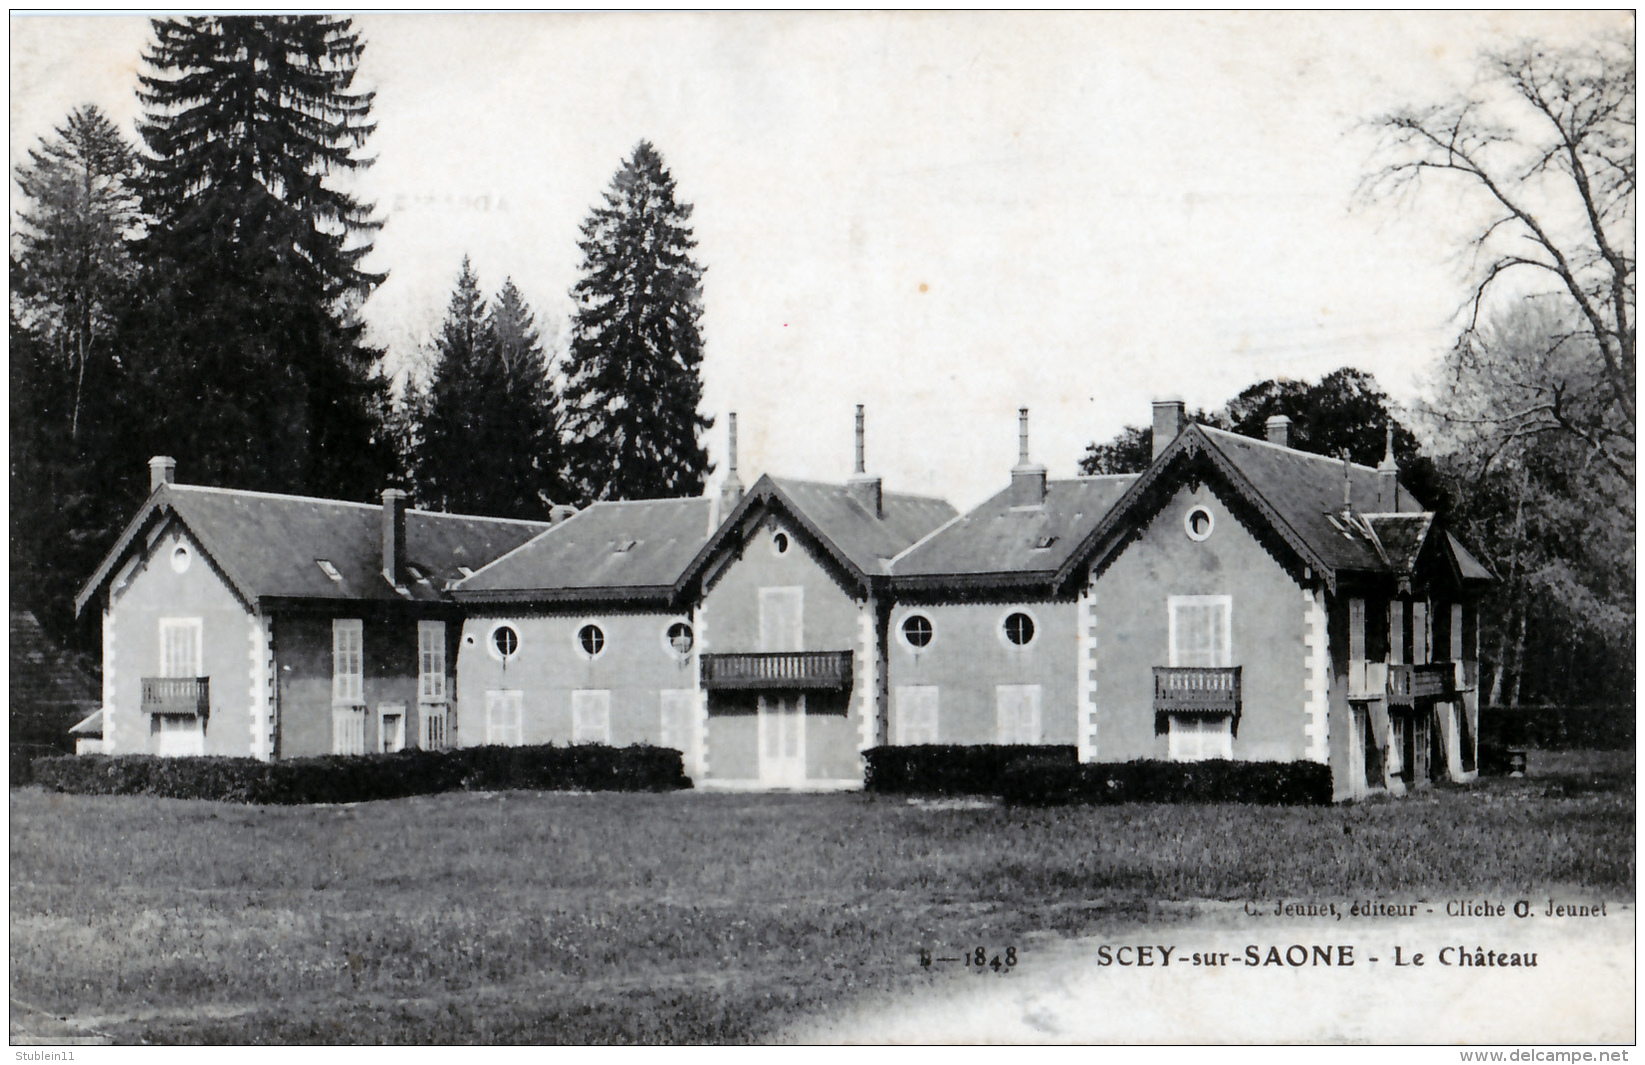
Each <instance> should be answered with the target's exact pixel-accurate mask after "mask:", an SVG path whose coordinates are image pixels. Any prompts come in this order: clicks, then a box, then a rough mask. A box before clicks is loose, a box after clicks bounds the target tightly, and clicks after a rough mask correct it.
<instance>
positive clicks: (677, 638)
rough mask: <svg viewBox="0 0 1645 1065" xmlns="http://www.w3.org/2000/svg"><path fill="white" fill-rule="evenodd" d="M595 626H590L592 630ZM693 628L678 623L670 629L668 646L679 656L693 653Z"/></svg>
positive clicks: (683, 623)
mask: <svg viewBox="0 0 1645 1065" xmlns="http://www.w3.org/2000/svg"><path fill="white" fill-rule="evenodd" d="M592 627H593V626H590V628H592ZM691 642H692V635H691V626H690V625H687V624H686V623H685V622H683V621H676V622H675V623H674V624H672V625H670V626H669V627H668V646H670V647H672V648H673V649H674V653H675V654H678V655H686V654H690V653H691Z"/></svg>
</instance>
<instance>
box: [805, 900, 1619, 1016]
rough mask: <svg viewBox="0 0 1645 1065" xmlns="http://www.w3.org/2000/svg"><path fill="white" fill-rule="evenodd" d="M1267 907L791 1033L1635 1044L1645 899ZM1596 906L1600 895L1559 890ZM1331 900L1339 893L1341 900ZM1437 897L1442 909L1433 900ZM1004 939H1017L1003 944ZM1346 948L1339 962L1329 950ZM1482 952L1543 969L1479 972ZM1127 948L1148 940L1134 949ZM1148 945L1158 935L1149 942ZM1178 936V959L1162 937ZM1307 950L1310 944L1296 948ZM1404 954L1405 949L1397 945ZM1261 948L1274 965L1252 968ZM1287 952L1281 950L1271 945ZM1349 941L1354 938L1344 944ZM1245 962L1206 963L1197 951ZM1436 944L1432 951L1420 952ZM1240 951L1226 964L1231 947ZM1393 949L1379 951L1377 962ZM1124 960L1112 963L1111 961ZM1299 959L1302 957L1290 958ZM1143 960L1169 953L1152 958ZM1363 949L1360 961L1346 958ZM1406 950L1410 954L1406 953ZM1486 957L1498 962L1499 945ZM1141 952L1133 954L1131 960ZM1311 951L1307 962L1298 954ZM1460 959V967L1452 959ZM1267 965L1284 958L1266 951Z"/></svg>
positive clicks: (1094, 944)
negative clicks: (1639, 927)
mask: <svg viewBox="0 0 1645 1065" xmlns="http://www.w3.org/2000/svg"><path fill="white" fill-rule="evenodd" d="M1502 901H1503V902H1504V904H1505V907H1506V908H1507V910H1508V913H1507V914H1506V915H1505V916H1503V917H1464V916H1456V917H1447V916H1446V914H1445V909H1446V905H1447V904H1446V903H1445V902H1444V901H1439V902H1433V903H1427V902H1424V903H1418V904H1415V905H1414V906H1413V907H1412V908H1413V909H1414V910H1415V911H1416V912H1414V913H1412V914H1411V915H1410V916H1406V917H1391V918H1390V917H1372V918H1363V917H1351V916H1349V915H1348V913H1347V912H1346V911H1347V909H1348V906H1349V901H1348V900H1337V906H1338V909H1339V912H1341V914H1342V916H1341V919H1340V920H1339V919H1337V918H1336V917H1335V916H1333V915H1330V914H1329V912H1327V915H1325V916H1322V917H1302V918H1297V917H1289V916H1288V917H1275V916H1272V913H1271V911H1272V909H1273V904H1272V903H1270V904H1267V906H1266V908H1267V909H1268V910H1269V911H1270V912H1269V914H1266V915H1261V916H1253V915H1249V914H1247V913H1246V912H1245V909H1244V907H1243V906H1242V905H1239V904H1233V905H1230V904H1204V905H1202V906H1200V907H1198V908H1197V909H1196V911H1195V913H1194V915H1193V916H1191V917H1188V918H1186V919H1184V920H1182V921H1181V922H1166V923H1153V924H1136V925H1130V926H1122V927H1120V928H1117V929H1116V930H1115V931H1113V932H1111V933H1109V934H1107V935H1104V936H1101V937H1090V938H1082V939H1077V940H1063V941H1057V942H1052V943H1047V944H1044V945H1036V946H1035V947H1034V949H1033V950H1031V951H1025V952H1023V953H1022V954H1020V955H1019V961H1018V965H1017V967H1016V968H1015V969H1014V970H1011V971H1010V972H1009V973H1008V974H1006V975H996V974H994V973H992V972H990V973H988V974H987V975H975V974H974V973H973V974H971V975H967V974H966V973H965V971H964V969H963V967H960V966H950V968H951V969H954V970H956V975H955V976H954V977H953V978H952V979H946V980H939V982H938V983H937V985H936V986H935V987H933V988H930V989H921V990H920V991H918V992H915V993H912V994H910V995H908V996H906V997H905V998H903V999H902V1000H900V1001H897V1002H892V1003H888V1004H885V1005H883V1006H876V1007H873V1008H868V1009H862V1008H859V1009H857V1010H855V1011H853V1012H851V1013H849V1014H844V1015H841V1016H838V1017H834V1018H829V1019H827V1020H825V1021H823V1022H821V1023H817V1024H810V1025H806V1026H803V1027H799V1028H796V1029H794V1030H793V1031H791V1032H789V1033H787V1037H786V1038H787V1039H788V1040H789V1041H795V1042H830V1043H832V1042H850V1043H922V1042H938V1043H988V1042H1011V1043H1017V1042H1021V1043H1168V1042H1169V1043H1174V1042H1188V1043H1258V1042H1293V1043H1330V1044H1343V1043H1407V1042H1413V1043H1470V1044H1482V1043H1483V1044H1502V1043H1627V1042H1632V1041H1633V1040H1634V1037H1635V1028H1634V933H1635V924H1634V917H1635V914H1634V908H1633V906H1632V905H1631V904H1619V903H1612V902H1608V903H1607V905H1606V915H1605V916H1604V917H1585V918H1559V917H1549V916H1546V910H1547V908H1548V905H1549V900H1548V899H1547V898H1546V897H1543V898H1541V899H1532V900H1527V901H1528V903H1529V906H1530V910H1531V913H1532V916H1529V917H1526V918H1522V919H1516V918H1515V917H1514V916H1513V915H1512V908H1513V904H1514V902H1515V901H1516V900H1514V899H1513V898H1507V899H1504V900H1502ZM1559 901H1569V902H1584V901H1587V900H1583V899H1570V900H1559ZM1327 905H1328V903H1327ZM1430 908H1432V909H1433V910H1434V911H1435V912H1433V913H1429V912H1427V911H1428V910H1429V909H1430ZM1001 946H1003V944H1001ZM1316 946H1318V947H1320V948H1328V949H1329V957H1330V960H1331V964H1330V965H1326V964H1324V961H1323V960H1322V959H1323V958H1324V957H1325V956H1326V952H1325V949H1322V950H1320V951H1315V950H1314V949H1313V948H1314V947H1316ZM1463 946H1466V947H1467V948H1468V952H1469V955H1470V959H1471V960H1479V955H1478V954H1477V953H1476V948H1478V949H1482V950H1484V951H1487V952H1495V954H1496V955H1498V956H1499V957H1501V956H1503V955H1506V956H1508V957H1507V960H1512V956H1513V955H1515V954H1517V955H1519V956H1520V961H1521V962H1525V961H1528V960H1529V958H1528V955H1531V954H1534V955H1535V956H1536V965H1535V966H1534V967H1526V966H1524V965H1521V966H1520V967H1513V966H1502V967H1498V966H1490V965H1487V966H1486V967H1483V968H1482V967H1477V966H1468V967H1463V966H1461V965H1460V964H1458V963H1459V961H1460V955H1459V953H1458V948H1459V947H1463ZM1121 947H1127V948H1130V949H1128V950H1124V951H1122V950H1120V948H1121ZM1139 947H1151V948H1152V949H1151V950H1149V951H1148V952H1147V953H1139V951H1138V949H1137V948H1139ZM1164 947H1170V948H1172V950H1171V954H1170V956H1169V957H1170V964H1169V965H1164V964H1162V960H1163V958H1164V956H1165V955H1164V954H1163V951H1162V948H1164ZM1298 947H1300V948H1303V949H1293V948H1298ZM1396 947H1397V948H1398V949H1399V953H1398V955H1397V956H1396V954H1395V948H1396ZM1248 948H1255V952H1256V958H1257V959H1259V961H1258V964H1256V965H1254V966H1253V965H1247V964H1244V963H1245V961H1246V960H1247V957H1248V955H1247V951H1248ZM1270 948H1277V949H1276V951H1275V953H1272V954H1270V953H1269V951H1270ZM1341 948H1349V951H1348V953H1347V954H1344V953H1343V952H1342V950H1341ZM1195 953H1198V954H1200V956H1201V958H1202V960H1203V959H1204V958H1205V957H1206V956H1207V955H1217V956H1218V957H1219V960H1225V961H1226V962H1228V963H1230V964H1224V965H1218V966H1209V967H1208V966H1205V965H1200V966H1195V965H1194V964H1193V955H1194V954H1195ZM1418 953H1420V954H1421V955H1422V960H1421V963H1420V964H1412V963H1413V962H1415V960H1416V959H1415V955H1416V954H1418ZM1224 955H1226V959H1223V958H1222V956H1224ZM1373 958H1375V959H1377V960H1376V961H1372V960H1371V959H1373ZM1105 959H1106V961H1107V963H1106V964H1105V963H1104V961H1105ZM1287 959H1289V961H1288V960H1287ZM1139 960H1147V961H1149V962H1152V964H1151V965H1146V966H1139V965H1137V964H1135V963H1136V962H1138V961H1139ZM1347 960H1351V961H1352V962H1353V964H1352V965H1344V964H1342V963H1343V962H1344V961H1347ZM1396 960H1397V961H1398V962H1399V963H1400V964H1396ZM1484 960H1485V961H1487V962H1489V961H1491V960H1492V959H1491V958H1490V957H1488V956H1487V957H1486V958H1485V959H1484ZM1127 961H1128V962H1131V963H1132V964H1129V965H1126V964H1122V962H1127ZM1298 961H1300V962H1301V964H1292V963H1293V962H1298ZM1445 962H1450V963H1451V964H1445ZM1265 963H1266V964H1265Z"/></svg>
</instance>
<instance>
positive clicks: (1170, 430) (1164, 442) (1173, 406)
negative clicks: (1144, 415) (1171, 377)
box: [1154, 399, 1188, 458]
mask: <svg viewBox="0 0 1645 1065" xmlns="http://www.w3.org/2000/svg"><path fill="white" fill-rule="evenodd" d="M1187 424H1188V412H1187V408H1186V407H1185V406H1184V405H1183V402H1182V400H1180V399H1156V400H1154V457H1155V458H1159V457H1160V452H1162V451H1164V450H1165V449H1166V448H1167V447H1169V446H1170V445H1171V441H1173V440H1175V439H1176V438H1177V434H1178V433H1180V432H1182V430H1183V429H1184V428H1185V427H1186V426H1187Z"/></svg>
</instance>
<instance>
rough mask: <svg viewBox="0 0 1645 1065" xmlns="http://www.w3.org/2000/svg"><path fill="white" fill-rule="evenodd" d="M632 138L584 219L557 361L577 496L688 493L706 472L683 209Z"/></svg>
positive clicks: (691, 267) (645, 147)
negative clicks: (573, 305) (578, 267)
mask: <svg viewBox="0 0 1645 1065" xmlns="http://www.w3.org/2000/svg"><path fill="white" fill-rule="evenodd" d="M674 189H675V186H674V179H673V177H671V176H670V175H669V173H668V170H667V169H666V168H665V167H664V166H663V161H662V157H661V156H659V155H658V154H657V152H656V149H654V148H653V147H652V146H651V144H650V143H649V142H647V141H641V142H640V144H639V145H638V146H637V147H636V148H635V149H634V154H633V155H632V156H631V157H630V158H629V159H628V160H627V161H626V162H624V163H623V165H622V168H621V169H620V170H618V172H617V174H616V176H615V177H614V178H613V179H612V182H611V188H610V189H609V190H608V191H607V192H606V193H605V205H604V206H602V207H596V208H595V209H594V210H593V212H592V213H591V214H590V215H589V217H588V220H587V221H585V222H584V223H583V226H582V235H583V239H582V240H580V241H579V242H578V245H577V246H578V247H579V248H581V249H582V252H583V263H582V271H583V277H582V279H581V280H580V281H578V282H577V285H576V287H575V288H574V289H573V290H572V295H573V297H574V298H575V300H576V301H577V312H576V320H575V327H574V331H573V335H572V341H571V351H570V354H569V358H568V360H567V363H568V365H567V370H566V387H565V405H566V421H567V429H568V432H569V435H570V439H571V442H570V445H569V446H570V449H571V467H572V471H573V476H574V478H575V481H576V484H577V486H578V490H579V492H580V493H581V495H582V496H583V497H584V498H585V499H590V500H593V499H650V498H659V497H667V496H690V495H696V494H697V493H698V492H700V491H701V490H702V485H703V481H704V479H705V478H706V477H707V475H708V474H709V472H710V470H711V467H710V466H709V464H708V452H707V450H706V449H705V448H704V447H703V446H702V445H701V444H699V443H698V433H699V431H702V430H706V429H709V428H710V427H712V425H713V420H712V419H709V418H704V417H702V416H700V415H699V414H698V413H697V404H698V402H699V400H700V399H701V397H702V379H701V376H700V368H701V365H702V336H701V334H700V332H699V330H698V320H699V319H700V318H701V317H702V274H703V269H702V267H701V266H699V265H697V263H696V262H694V261H693V260H692V258H691V254H690V253H691V249H692V248H694V247H696V244H697V242H696V240H695V239H693V237H692V235H691V228H690V226H689V225H688V223H689V221H690V219H691V205H690V204H682V203H677V202H675V199H674Z"/></svg>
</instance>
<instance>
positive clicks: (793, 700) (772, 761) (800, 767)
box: [757, 692, 805, 788]
mask: <svg viewBox="0 0 1645 1065" xmlns="http://www.w3.org/2000/svg"><path fill="white" fill-rule="evenodd" d="M757 713H758V721H759V725H758V730H759V737H758V739H759V752H760V783H761V784H763V785H765V786H766V787H772V788H797V787H802V786H804V784H805V694H804V693H803V692H765V693H762V694H761V695H760V697H759V702H758V705H757Z"/></svg>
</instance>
